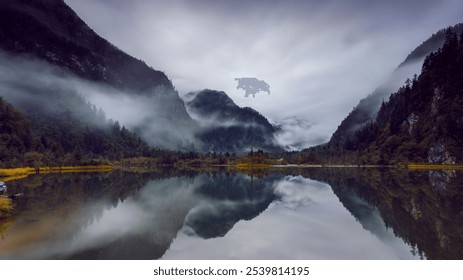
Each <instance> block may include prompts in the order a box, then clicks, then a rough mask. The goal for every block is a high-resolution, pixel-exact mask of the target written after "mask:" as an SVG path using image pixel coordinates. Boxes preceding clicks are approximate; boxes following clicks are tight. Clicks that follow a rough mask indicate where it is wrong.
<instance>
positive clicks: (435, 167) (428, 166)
mask: <svg viewBox="0 0 463 280" xmlns="http://www.w3.org/2000/svg"><path fill="white" fill-rule="evenodd" d="M407 168H408V169H410V170H444V169H447V170H455V169H463V165H460V164H426V163H409V164H407Z"/></svg>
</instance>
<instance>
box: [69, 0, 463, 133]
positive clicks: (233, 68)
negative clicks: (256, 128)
mask: <svg viewBox="0 0 463 280" xmlns="http://www.w3.org/2000/svg"><path fill="white" fill-rule="evenodd" d="M66 2H67V3H68V4H69V5H70V6H71V7H72V8H74V9H75V10H76V12H77V13H78V14H79V15H80V16H82V18H83V19H84V20H85V21H86V22H87V23H89V25H90V26H91V27H92V28H94V29H95V30H96V31H97V32H98V33H99V34H101V35H102V36H103V37H105V38H107V39H108V40H110V41H111V42H113V43H115V45H117V46H118V47H120V48H122V49H123V50H125V51H127V52H129V53H130V54H132V55H134V56H136V57H139V58H141V59H143V60H145V61H146V62H147V63H148V64H149V65H151V66H153V67H154V68H156V69H161V70H163V71H165V72H166V73H167V74H168V76H169V77H170V78H171V79H172V80H173V83H174V85H175V86H176V88H177V89H178V90H179V91H180V93H181V94H185V93H187V92H191V91H196V90H202V89H204V88H211V89H217V90H223V91H225V92H227V94H229V95H230V97H231V98H232V99H233V100H234V101H235V102H236V103H237V104H238V105H239V106H242V107H243V106H250V107H252V108H254V109H256V110H258V111H259V112H261V113H262V114H263V115H264V116H266V117H268V118H269V119H272V120H274V121H281V120H283V119H285V118H288V117H291V116H296V117H298V118H303V119H308V120H310V121H311V122H313V123H316V124H320V126H322V127H320V131H323V133H324V137H320V139H327V138H328V137H329V136H330V135H331V133H332V132H334V130H335V129H336V127H337V125H339V123H340V121H341V120H342V119H343V118H344V117H345V116H346V115H347V114H348V113H349V111H350V110H351V109H352V108H353V107H354V106H355V105H356V104H357V103H358V101H359V100H360V99H361V98H363V97H365V96H366V95H367V94H369V93H371V92H372V91H373V90H374V89H375V88H376V87H377V86H379V85H380V84H382V83H383V82H385V80H386V79H387V77H388V76H389V75H390V73H392V71H393V70H394V68H395V67H397V66H398V65H399V64H400V63H401V62H402V61H403V59H404V58H405V57H406V55H407V54H408V53H409V52H411V51H412V50H413V49H414V48H415V47H416V46H418V45H419V44H420V43H421V42H422V41H424V40H425V39H427V38H428V37H429V36H430V35H431V34H433V33H435V32H436V31H437V30H439V29H441V28H445V27H447V26H449V25H454V24H456V23H458V22H460V21H463V16H462V15H463V4H462V3H461V1H458V0H441V1H431V0H425V1H420V0H411V1H380V0H374V1H361V0H344V1H341V0H328V1H322V0H317V1H298V0H290V1H276V0H275V1H244V0H242V1H211V0H202V1H188V0H177V1H148V0H138V1H130V2H129V1H103V0H98V1H93V0H66ZM235 77H259V79H263V80H265V81H266V82H268V83H269V84H270V85H271V87H272V94H271V95H270V96H268V95H262V96H259V99H258V101H259V102H254V101H256V100H257V98H256V100H253V99H252V98H247V99H246V98H244V97H243V95H242V93H241V92H240V91H239V90H237V89H236V84H235V81H234V78H235Z"/></svg>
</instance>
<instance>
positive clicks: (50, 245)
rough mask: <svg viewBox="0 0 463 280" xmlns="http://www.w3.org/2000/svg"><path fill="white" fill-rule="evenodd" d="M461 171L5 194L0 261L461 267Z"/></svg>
mask: <svg viewBox="0 0 463 280" xmlns="http://www.w3.org/2000/svg"><path fill="white" fill-rule="evenodd" d="M461 173H462V171H454V170H445V171H407V170H402V169H372V168H369V169H366V168H359V169H357V168H300V169H291V168H280V169H273V170H260V171H259V170H255V171H246V172H244V173H241V172H237V171H231V170H227V169H211V170H207V171H206V170H203V171H179V170H174V169H162V170H157V171H155V172H150V173H135V172H133V173H132V172H122V171H113V172H110V173H82V174H48V175H35V176H30V177H28V178H25V179H21V180H16V181H11V182H8V187H9V188H8V195H9V196H14V195H15V196H14V197H13V203H14V207H15V208H14V211H13V212H12V213H11V215H10V217H8V218H3V219H1V220H0V258H1V259H341V260H343V259H463V189H462V186H463V184H462V183H463V182H462V177H463V176H462V174H461Z"/></svg>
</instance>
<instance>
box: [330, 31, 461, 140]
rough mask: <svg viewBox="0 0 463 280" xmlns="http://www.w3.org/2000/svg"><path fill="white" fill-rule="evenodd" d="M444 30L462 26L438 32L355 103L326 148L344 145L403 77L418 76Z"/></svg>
mask: <svg viewBox="0 0 463 280" xmlns="http://www.w3.org/2000/svg"><path fill="white" fill-rule="evenodd" d="M447 30H452V31H454V32H456V33H457V34H460V33H461V32H462V31H463V24H462V23H460V24H457V25H455V26H453V27H449V28H448V29H442V30H440V31H438V32H437V33H435V34H433V35H432V36H431V37H430V38H429V39H427V40H426V41H424V42H423V43H422V44H421V45H420V46H418V47H417V48H416V49H415V50H413V51H412V52H411V53H410V54H409V55H408V56H407V58H406V59H405V60H404V61H403V62H402V63H401V64H400V65H399V66H398V67H397V69H396V70H395V71H394V72H393V73H392V74H391V76H390V77H389V79H388V80H387V81H386V82H385V83H384V84H382V85H381V86H379V87H378V88H377V89H375V91H374V92H373V93H371V94H370V95H368V96H367V97H365V98H364V99H362V100H360V102H359V104H358V105H357V106H356V107H355V108H354V109H353V110H352V111H351V112H350V113H349V115H348V116H347V117H346V118H345V119H344V120H343V121H342V122H341V124H340V125H339V126H338V128H337V130H336V131H335V132H334V134H333V135H332V137H331V139H330V141H329V145H330V146H343V145H345V143H346V142H347V141H349V138H350V137H352V136H353V135H354V134H355V132H356V131H358V130H359V129H361V128H362V127H364V126H365V125H366V124H368V123H369V122H370V121H372V120H373V119H374V118H375V116H376V114H377V112H378V110H379V108H380V106H381V103H382V101H383V100H387V99H388V98H389V96H390V94H391V93H392V92H394V91H396V90H397V89H398V88H399V87H400V86H401V85H402V84H403V82H404V81H405V80H406V79H407V78H411V77H412V75H414V74H415V73H418V71H419V67H420V66H421V64H422V62H423V60H424V58H425V57H426V56H427V55H428V54H430V53H431V52H434V51H437V50H438V49H439V48H440V47H442V46H443V44H444V40H445V34H446V32H447Z"/></svg>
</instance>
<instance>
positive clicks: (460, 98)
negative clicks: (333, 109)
mask: <svg viewBox="0 0 463 280" xmlns="http://www.w3.org/2000/svg"><path fill="white" fill-rule="evenodd" d="M462 115H463V34H462V37H460V38H458V35H457V34H456V33H455V32H454V31H452V30H447V32H446V36H445V40H444V45H443V47H442V48H440V49H439V50H437V51H436V52H433V53H431V54H430V55H428V56H427V57H426V59H425V60H424V62H423V67H422V72H421V74H420V76H419V77H416V78H414V79H413V80H412V81H407V83H406V84H405V85H404V86H403V87H401V88H400V89H399V90H398V91H397V92H395V93H393V94H392V95H391V97H390V98H389V101H387V102H383V103H382V105H381V108H380V110H379V111H378V114H377V116H376V119H375V120H374V121H372V122H370V123H369V124H368V125H366V126H365V127H364V128H362V129H361V130H359V131H358V132H356V133H355V135H354V136H353V137H352V138H351V139H350V140H349V141H348V142H347V143H346V146H345V148H346V149H347V150H354V151H358V156H359V160H360V161H361V162H370V163H380V164H395V163H400V162H428V163H438V164H457V163H458V164H461V163H463V148H462V147H463V117H462Z"/></svg>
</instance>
